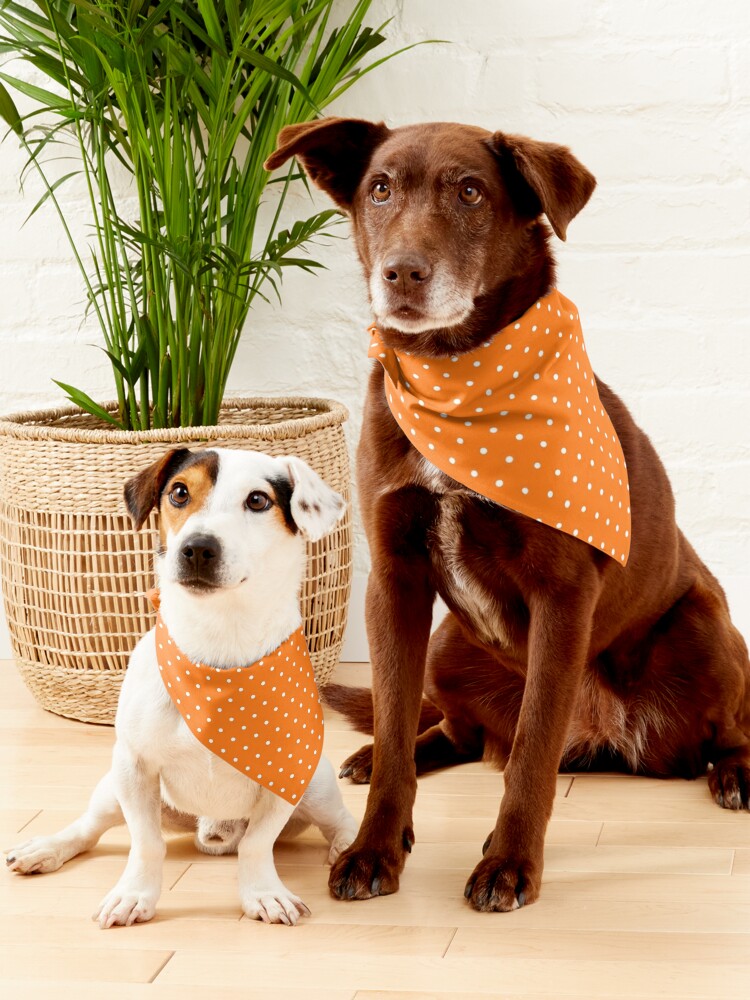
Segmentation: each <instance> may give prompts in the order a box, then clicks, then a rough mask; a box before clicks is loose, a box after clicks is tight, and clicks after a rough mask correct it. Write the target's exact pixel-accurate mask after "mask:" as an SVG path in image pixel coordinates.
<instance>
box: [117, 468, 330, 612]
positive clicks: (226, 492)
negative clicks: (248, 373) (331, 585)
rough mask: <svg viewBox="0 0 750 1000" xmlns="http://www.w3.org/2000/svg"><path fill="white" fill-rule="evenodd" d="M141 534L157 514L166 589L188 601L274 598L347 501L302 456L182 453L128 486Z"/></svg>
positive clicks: (161, 571)
mask: <svg viewBox="0 0 750 1000" xmlns="http://www.w3.org/2000/svg"><path fill="white" fill-rule="evenodd" d="M125 501H126V503H127V506H128V510H129V511H130V514H131V516H132V518H133V521H134V523H135V526H136V528H140V527H141V526H142V525H143V524H144V522H145V521H146V518H147V517H148V515H149V513H150V511H151V510H152V509H153V508H154V507H156V508H158V510H159V534H160V545H159V549H158V551H157V565H156V568H157V573H158V576H159V582H160V585H161V586H162V587H165V586H169V585H173V584H176V585H178V586H179V587H180V588H184V590H186V591H188V592H189V593H190V594H191V595H195V596H198V595H210V594H216V593H217V592H226V591H227V590H237V589H247V590H249V591H255V592H257V591H258V589H259V588H262V589H263V591H265V592H266V593H267V594H268V596H269V597H271V596H272V595H273V594H274V592H276V591H277V590H278V588H279V587H282V586H283V587H287V588H288V585H289V582H290V577H292V578H294V577H296V585H295V586H294V587H293V591H294V593H296V590H297V589H298V587H299V583H300V579H301V574H302V566H303V561H304V552H305V546H304V539H305V538H308V539H310V540H311V541H317V540H318V539H319V538H322V537H323V536H324V535H325V534H327V533H328V532H329V531H331V529H332V528H333V527H334V525H335V524H336V522H337V521H338V520H339V519H340V518H341V517H342V516H343V513H344V510H345V503H344V499H343V497H342V496H341V495H340V494H338V493H336V492H335V491H334V490H332V489H331V488H330V487H329V486H327V485H326V484H325V483H324V482H323V480H322V479H321V478H320V476H318V474H317V473H316V472H314V471H313V470H312V469H311V468H310V466H309V465H307V463H306V462H303V461H302V460H301V459H299V458H293V457H283V458H273V457H271V456H269V455H263V454H261V453H259V452H252V451H232V450H228V449H224V448H212V449H210V450H205V451H189V450H188V449H187V448H178V449H175V450H172V451H170V452H168V453H167V454H166V455H164V457H163V458H161V459H159V461H158V462H155V463H154V464H153V465H150V466H149V467H148V468H147V469H144V470H143V472H140V473H139V474H138V475H137V476H134V477H133V478H132V479H130V480H129V481H128V482H127V483H126V485H125Z"/></svg>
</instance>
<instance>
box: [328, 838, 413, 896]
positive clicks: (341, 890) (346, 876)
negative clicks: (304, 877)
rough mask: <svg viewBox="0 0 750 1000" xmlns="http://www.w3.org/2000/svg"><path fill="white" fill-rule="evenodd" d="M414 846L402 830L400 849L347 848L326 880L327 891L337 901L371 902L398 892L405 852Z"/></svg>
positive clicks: (411, 839)
mask: <svg viewBox="0 0 750 1000" xmlns="http://www.w3.org/2000/svg"><path fill="white" fill-rule="evenodd" d="M413 843H414V834H413V833H412V831H411V830H410V829H409V830H405V831H404V837H403V845H404V846H403V849H402V850H401V851H389V850H387V849H381V848H372V847H362V848H356V847H354V846H352V847H350V848H349V850H347V851H344V852H343V853H342V854H341V855H339V858H338V860H337V861H336V862H335V864H334V865H333V867H332V868H331V873H330V875H329V876H328V888H329V889H330V890H331V895H332V896H334V897H335V898H336V899H371V898H372V897H373V896H388V895H390V893H392V892H398V880H399V875H400V874H401V872H402V871H403V867H404V861H405V858H406V852H407V851H410V850H411V845H412V844H413Z"/></svg>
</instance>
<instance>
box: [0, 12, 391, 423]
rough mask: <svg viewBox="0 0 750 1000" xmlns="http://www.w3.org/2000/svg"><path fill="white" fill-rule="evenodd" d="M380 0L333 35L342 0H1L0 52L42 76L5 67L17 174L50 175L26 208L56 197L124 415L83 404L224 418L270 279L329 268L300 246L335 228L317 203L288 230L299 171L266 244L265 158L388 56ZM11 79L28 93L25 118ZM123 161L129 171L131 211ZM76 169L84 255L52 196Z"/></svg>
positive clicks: (2, 104) (274, 289)
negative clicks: (85, 225)
mask: <svg viewBox="0 0 750 1000" xmlns="http://www.w3.org/2000/svg"><path fill="white" fill-rule="evenodd" d="M370 5H371V0H352V2H351V3H350V4H349V8H350V9H349V13H348V16H347V17H346V19H345V20H344V22H343V24H341V25H340V26H338V27H336V28H331V27H330V26H329V17H330V14H331V9H332V7H333V6H334V0H161V2H156V0H101V2H96V3H94V2H90V0H32V2H29V3H18V2H12V0H0V56H2V55H8V56H14V57H15V58H17V59H19V60H21V61H22V62H24V63H25V64H26V65H27V66H29V67H30V68H31V69H33V71H34V72H33V74H31V79H32V80H33V82H30V81H29V80H28V79H26V78H25V76H26V74H18V75H14V74H13V73H11V72H10V69H9V67H8V66H4V67H3V69H2V71H0V118H2V119H3V120H4V121H5V122H6V123H7V124H8V126H9V129H10V131H9V133H8V134H9V135H15V136H18V137H19V138H20V141H21V142H22V144H23V146H24V148H25V151H26V154H27V156H28V162H27V164H26V167H25V171H29V170H35V171H38V172H39V174H40V175H41V178H42V182H43V187H44V190H43V192H42V196H41V197H40V198H39V199H38V201H37V202H36V204H35V205H34V207H33V209H32V211H31V213H30V214H31V215H33V214H34V213H35V212H37V211H38V210H40V209H41V208H42V207H44V206H45V205H49V204H51V205H53V206H54V208H55V209H56V211H57V213H58V215H59V217H60V219H61V221H62V224H63V226H64V228H65V231H66V233H67V235H68V238H69V239H70V241H71V246H72V249H73V253H74V256H75V259H76V262H77V264H78V266H79V268H80V270H81V274H82V276H83V280H84V282H85V286H86V291H87V295H88V309H89V310H90V311H92V312H93V313H94V314H95V315H96V317H97V320H98V323H99V325H100V327H101V330H102V333H103V337H104V342H105V344H104V350H105V353H106V354H107V357H108V360H109V363H110V364H111V366H112V373H113V377H114V381H115V386H116V390H117V399H118V404H119V411H118V414H117V417H114V418H113V417H112V415H107V416H106V417H105V416H104V411H102V410H101V407H98V406H97V404H96V403H95V402H94V401H93V400H91V399H90V397H88V395H87V394H86V393H85V392H83V391H82V390H80V389H75V388H73V387H71V386H68V385H63V386H62V388H63V389H64V390H65V391H66V392H67V393H68V395H69V397H70V398H71V399H72V400H74V402H76V403H78V404H79V405H81V406H83V407H84V408H85V409H87V410H89V411H90V412H91V413H94V414H95V415H97V416H99V417H100V418H101V419H107V420H109V421H112V420H115V421H116V423H117V424H118V426H121V427H123V428H127V429H131V428H136V429H137V428H143V429H145V428H148V427H150V426H154V427H168V426H179V425H189V424H200V423H213V422H215V421H216V420H217V419H218V413H219V407H220V405H221V401H222V397H223V395H224V389H225V386H226V381H227V378H228V375H229V370H230V367H231V364H232V361H233V360H234V357H235V354H236V351H237V346H238V343H239V338H240V334H241V331H242V328H243V325H244V323H245V319H246V317H247V314H248V310H249V308H250V306H251V305H252V301H253V299H254V298H255V296H256V295H259V296H260V297H261V298H262V299H266V298H267V297H268V296H267V294H266V292H265V289H266V287H267V288H268V290H269V291H270V292H271V293H272V294H275V295H276V296H278V295H279V292H280V289H279V282H280V280H281V278H282V275H283V272H284V269H285V268H289V267H297V268H303V269H305V270H315V269H318V268H320V267H321V266H322V264H321V263H320V262H319V261H317V260H315V259H313V258H312V257H310V256H309V254H308V249H309V247H310V246H311V245H313V244H314V242H315V240H316V238H318V237H320V236H321V235H324V234H325V235H330V234H329V230H330V227H331V226H333V225H335V223H336V222H337V221H338V214H337V213H336V212H333V211H329V212H321V213H318V214H316V215H313V216H312V217H311V218H309V219H306V220H303V221H299V222H296V223H294V225H292V226H291V227H290V228H288V229H283V230H282V229H281V227H280V224H279V219H280V213H281V208H282V206H283V204H284V200H285V198H286V195H287V193H288V191H289V189H290V186H291V185H292V184H296V183H299V182H300V180H301V176H300V173H299V171H298V170H296V168H291V169H290V170H289V172H288V174H287V175H286V177H284V178H280V179H279V180H278V183H279V184H280V185H281V188H280V193H279V194H278V200H277V206H276V211H275V214H274V218H273V221H272V224H271V226H270V229H269V231H268V232H267V233H266V234H265V238H261V239H260V240H259V239H258V236H259V234H258V225H259V211H260V207H261V203H262V201H263V198H264V194H265V189H266V185H267V184H268V183H269V180H270V178H269V175H268V174H267V172H266V171H265V169H264V167H263V164H264V162H265V160H266V158H267V157H268V156H269V154H270V153H271V152H272V150H273V148H274V144H275V141H276V136H277V135H278V132H279V131H280V129H281V128H283V126H284V125H288V124H290V123H293V122H301V121H310V120H312V119H314V118H315V117H317V116H318V115H319V114H320V113H321V109H323V108H325V107H326V106H327V105H328V104H330V102H331V101H332V100H334V99H335V98H336V97H337V96H338V95H339V94H341V93H342V92H343V91H344V90H346V89H347V87H349V86H351V85H352V83H354V82H355V81H356V80H357V79H358V77H359V76H361V75H362V74H363V73H366V72H368V71H369V70H370V69H372V68H373V67H374V66H376V65H378V64H379V63H380V62H382V61H383V60H377V61H376V62H369V63H368V62H366V60H367V59H368V58H369V57H370V56H371V54H372V53H373V52H374V50H375V49H377V48H378V47H379V46H381V45H382V44H383V42H384V40H385V36H384V34H383V32H384V30H385V28H386V25H381V26H380V27H378V28H376V29H373V28H371V27H368V26H367V25H365V23H364V21H365V18H366V16H367V14H368V12H369V9H370ZM340 6H341V4H340V0H339V2H338V3H337V7H338V8H339V9H340ZM394 54H395V53H394ZM385 58H386V59H388V58H391V56H386V57H385ZM45 81H47V82H46V83H45ZM13 90H15V91H16V92H17V93H19V94H22V95H23V96H24V97H26V98H28V99H30V100H31V101H32V102H33V103H34V107H33V109H32V110H31V111H30V112H28V113H27V114H25V115H23V116H22V115H20V114H19V112H18V109H17V108H16V105H15V102H14V100H13V98H12V96H11V91H13ZM61 143H67V144H70V143H73V145H74V146H75V148H76V154H77V161H78V162H77V163H76V164H74V165H72V167H71V169H70V171H69V172H67V173H64V174H63V175H62V176H60V177H55V179H53V180H50V179H48V177H47V168H48V167H49V164H50V160H49V159H47V158H46V157H48V154H49V152H50V151H51V150H52V149H53V148H54V147H55V146H57V145H58V144H61ZM115 167H124V168H125V169H126V170H127V171H128V172H129V173H130V174H131V176H132V187H133V192H134V193H135V196H136V198H137V206H138V207H137V215H136V218H135V219H133V218H132V217H130V216H127V217H126V213H125V207H124V204H123V203H122V199H121V198H120V196H119V194H118V191H119V190H121V188H122V185H115V183H114V181H113V170H114V168H115ZM76 174H78V175H81V174H82V175H83V178H84V182H85V184H86V189H87V191H88V196H89V202H90V210H91V229H90V232H91V239H90V245H89V247H88V248H83V247H79V246H77V245H76V244H75V243H74V242H73V240H72V237H71V235H70V231H69V229H68V227H67V224H66V220H65V209H64V206H63V204H62V202H61V200H60V198H61V194H62V192H63V190H64V188H65V185H66V183H67V182H68V180H69V179H70V178H71V177H73V176H75V175H76ZM274 191H275V192H279V188H277V187H275V188H274ZM58 384H60V383H58Z"/></svg>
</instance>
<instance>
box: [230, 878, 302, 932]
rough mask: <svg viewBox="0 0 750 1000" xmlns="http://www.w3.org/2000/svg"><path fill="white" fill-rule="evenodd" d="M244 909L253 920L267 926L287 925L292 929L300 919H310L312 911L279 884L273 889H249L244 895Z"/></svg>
mask: <svg viewBox="0 0 750 1000" xmlns="http://www.w3.org/2000/svg"><path fill="white" fill-rule="evenodd" d="M242 909H243V911H244V912H245V913H246V914H247V916H248V917H250V918H251V919H253V920H262V921H263V923H265V924H287V925H288V926H290V927H292V926H294V924H296V923H297V921H298V920H299V918H300V917H309V916H310V910H309V909H308V908H307V906H305V904H304V903H303V902H302V900H301V899H300V898H299V896H295V895H294V893H293V892H290V891H289V890H288V889H287V887H286V886H285V885H283V884H282V883H281V882H279V884H278V886H277V887H276V888H273V889H247V890H246V891H244V892H243V893H242Z"/></svg>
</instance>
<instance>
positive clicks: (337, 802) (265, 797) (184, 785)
mask: <svg viewBox="0 0 750 1000" xmlns="http://www.w3.org/2000/svg"><path fill="white" fill-rule="evenodd" d="M216 451H217V452H218V454H219V473H218V477H217V481H216V484H215V486H214V488H213V490H212V491H211V494H210V496H209V498H208V501H207V503H205V504H204V505H203V507H202V508H201V509H200V510H199V511H197V512H196V514H194V515H193V516H191V517H188V518H187V520H186V522H185V523H184V524H183V526H182V528H181V529H180V530H179V532H177V533H174V534H171V535H169V536H168V537H167V542H166V553H165V554H164V555H163V556H161V557H157V575H158V579H159V586H160V590H161V601H162V603H161V613H162V616H163V619H164V622H165V624H166V626H167V628H168V630H169V632H170V633H171V635H172V636H173V638H174V640H175V642H176V643H177V645H178V646H179V647H180V648H181V649H182V650H183V652H184V653H185V654H186V655H187V656H188V657H190V658H191V659H193V660H196V661H198V660H200V661H202V662H204V663H207V664H209V665H211V666H213V667H215V668H227V667H231V666H237V665H240V664H248V663H252V662H254V661H255V660H258V659H259V658H260V657H262V656H264V655H265V654H266V653H268V652H270V651H271V650H272V649H274V648H276V647H277V646H278V645H279V644H280V642H281V641H282V640H283V639H285V638H286V637H287V636H289V635H290V634H291V633H292V632H294V631H295V630H296V629H297V628H298V627H299V625H300V622H301V619H300V612H299V588H300V583H301V579H302V572H303V567H304V560H305V545H304V537H303V535H302V534H301V533H296V534H295V533H292V532H291V531H290V530H289V528H287V527H286V526H285V525H283V524H282V523H281V519H280V518H279V517H278V516H276V513H275V512H272V511H265V512H261V513H258V512H252V511H249V510H247V508H246V507H245V506H244V500H245V498H246V497H247V496H248V494H249V493H250V492H251V491H253V490H258V489H264V490H265V491H266V492H270V490H269V485H268V481H267V480H268V478H277V477H279V476H286V477H287V478H291V479H292V480H293V482H294V493H293V495H292V507H294V498H295V496H296V497H297V500H298V501H299V499H300V498H301V497H304V498H305V499H306V501H307V502H308V504H309V505H311V506H312V505H316V506H317V507H318V508H319V510H318V512H317V513H316V512H315V511H311V513H312V515H313V516H312V520H311V522H310V524H309V525H308V526H307V528H306V529H305V530H306V534H307V535H308V536H309V537H322V535H323V534H325V533H326V532H327V531H330V530H331V528H332V527H333V526H334V524H335V523H336V521H337V520H338V519H339V518H340V517H341V515H342V513H343V509H344V505H343V500H342V499H341V497H340V496H339V495H338V494H337V493H334V491H333V490H331V489H330V487H328V486H326V484H325V483H323V481H322V480H321V479H320V478H319V477H318V476H317V475H316V474H315V473H314V472H313V471H312V469H310V468H309V467H308V466H306V465H305V463H303V462H302V461H301V460H300V459H282V458H271V457H269V456H265V455H260V454H257V453H253V452H241V451H226V450H223V449H216ZM298 490H300V491H301V492H300V493H299V495H298ZM196 532H210V533H211V534H212V535H214V536H215V537H216V538H218V539H219V541H220V542H221V545H222V557H221V558H222V565H221V574H220V580H221V589H218V590H216V591H212V592H209V593H202V594H198V593H193V592H189V591H187V590H186V589H185V588H184V587H183V586H181V585H180V584H179V583H177V582H176V579H177V576H178V563H177V553H178V551H179V548H180V545H181V543H182V542H183V541H184V539H186V538H187V537H189V535H191V534H194V533H196ZM115 731H116V743H115V747H114V751H113V754H112V768H111V770H110V771H109V773H108V774H107V775H106V776H105V777H104V778H102V780H101V781H100V782H99V784H98V785H97V787H96V789H95V790H94V793H93V795H92V797H91V800H90V803H89V807H88V809H87V811H86V812H85V813H84V815H83V816H81V817H80V818H79V819H77V820H76V821H75V822H74V823H72V824H71V825H70V826H68V827H66V828H65V829H64V830H62V831H60V832H59V833H58V834H55V835H54V836H51V837H35V838H33V839H32V840H30V841H27V842H26V843H24V844H21V845H19V846H18V847H16V848H14V849H13V850H11V851H10V852H9V853H8V859H7V865H8V867H9V868H10V869H11V871H15V872H18V873H20V874H29V873H32V872H50V871H55V870H56V869H57V868H59V867H60V866H61V865H62V864H64V863H65V862H66V861H68V860H69V859H70V858H72V857H75V855H76V854H79V853H81V852H82V851H85V850H89V849H90V848H91V847H93V846H94V844H96V842H97V841H98V840H99V838H100V837H101V835H102V834H103V833H104V832H105V830H107V829H109V828H110V827H111V826H114V825H116V824H118V823H122V822H123V820H124V821H125V822H126V823H127V825H128V828H129V830H130V834H131V841H132V843H131V849H130V854H129V856H128V861H127V865H126V867H125V871H124V872H123V874H122V876H121V878H120V880H119V881H118V883H117V885H116V886H115V887H114V889H112V891H111V892H110V893H109V894H108V895H107V896H106V897H105V898H104V900H103V901H102V903H101V904H100V907H99V909H98V911H97V913H96V914H95V916H94V919H96V920H98V921H99V925H100V926H101V927H112V926H114V925H116V924H132V923H135V922H137V921H145V920H149V919H150V918H151V917H152V916H153V915H154V913H155V911H156V904H157V901H158V899H159V895H160V893H161V873H162V866H163V861H164V856H165V851H166V848H165V844H164V839H163V836H162V832H161V812H162V807H163V805H164V804H166V805H167V806H171V807H173V808H174V809H176V810H178V811H179V812H181V813H184V814H190V815H192V816H195V817H201V819H200V820H197V824H198V829H197V832H196V843H197V844H198V846H199V847H200V848H201V849H203V850H205V851H207V852H208V853H227V852H228V851H232V850H234V849H236V850H237V853H238V855H239V890H240V901H241V904H242V908H243V911H244V912H245V913H246V914H247V915H248V916H250V917H253V918H256V919H260V920H264V921H267V922H271V923H285V924H295V923H296V922H297V920H298V919H299V916H300V915H302V914H305V913H309V910H308V909H307V907H306V906H305V904H304V903H303V902H302V901H301V900H300V899H299V898H298V897H297V896H296V895H294V894H293V893H292V892H291V891H290V890H289V889H288V888H287V887H286V886H285V885H284V884H283V883H282V882H281V880H280V878H279V876H278V874H277V872H276V868H275V866H274V862H273V845H274V842H275V841H276V839H277V838H278V836H279V835H280V834H281V833H282V831H284V830H285V829H286V831H287V832H295V831H299V829H301V828H304V827H305V826H307V825H308V824H310V823H312V824H314V825H316V826H318V827H319V828H320V829H321V831H322V832H323V834H324V836H325V837H326V839H327V840H328V842H329V843H330V845H331V846H330V855H329V860H330V861H333V860H335V858H336V857H338V855H339V853H340V852H341V851H342V850H344V848H346V847H347V846H348V845H349V844H350V843H351V842H352V840H353V839H354V837H355V835H356V829H357V828H356V823H355V821H354V819H353V817H352V816H351V814H350V813H349V812H348V810H347V809H346V808H345V806H344V804H343V801H342V799H341V793H340V791H339V788H338V785H337V784H336V780H335V778H334V774H333V770H332V768H331V765H330V763H329V761H328V760H327V759H326V758H322V759H321V761H320V763H319V765H318V768H317V770H316V771H315V774H314V776H313V778H312V780H311V782H310V785H309V787H308V790H307V791H306V792H305V794H304V795H303V797H302V799H301V800H300V802H299V804H298V805H297V806H292V805H289V804H288V803H287V802H285V801H284V800H283V799H281V798H279V797H278V796H276V795H274V794H273V793H272V792H269V791H268V790H267V789H265V788H262V787H261V786H259V785H257V784H256V783H255V782H253V781H251V780H250V779H249V778H246V777H245V776H244V775H242V774H240V773H239V772H238V771H236V770H235V769H234V768H232V767H231V766H230V765H228V764H226V763H225V762H224V761H221V760H218V759H217V758H216V756H215V755H214V754H212V753H211V752H210V751H209V750H207V749H206V748H205V747H204V746H203V745H202V744H201V743H199V742H198V741H197V740H196V739H195V737H194V736H193V735H192V733H191V732H190V731H189V730H188V728H187V726H186V725H185V722H184V721H183V719H182V717H181V716H180V714H179V712H178V711H177V709H176V708H175V706H174V705H173V703H172V701H171V699H170V697H169V695H168V694H167V692H166V690H165V688H164V684H163V682H162V680H161V676H160V673H159V669H158V666H157V663H156V653H155V643H154V632H153V631H151V632H149V633H148V634H147V635H145V636H144V637H143V638H142V639H141V640H140V641H139V643H138V645H137V646H136V648H135V650H134V651H133V654H132V656H131V658H130V664H129V667H128V671H127V673H126V675H125V679H124V681H123V685H122V691H121V694H120V700H119V704H118V708H117V716H116V720H115Z"/></svg>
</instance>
